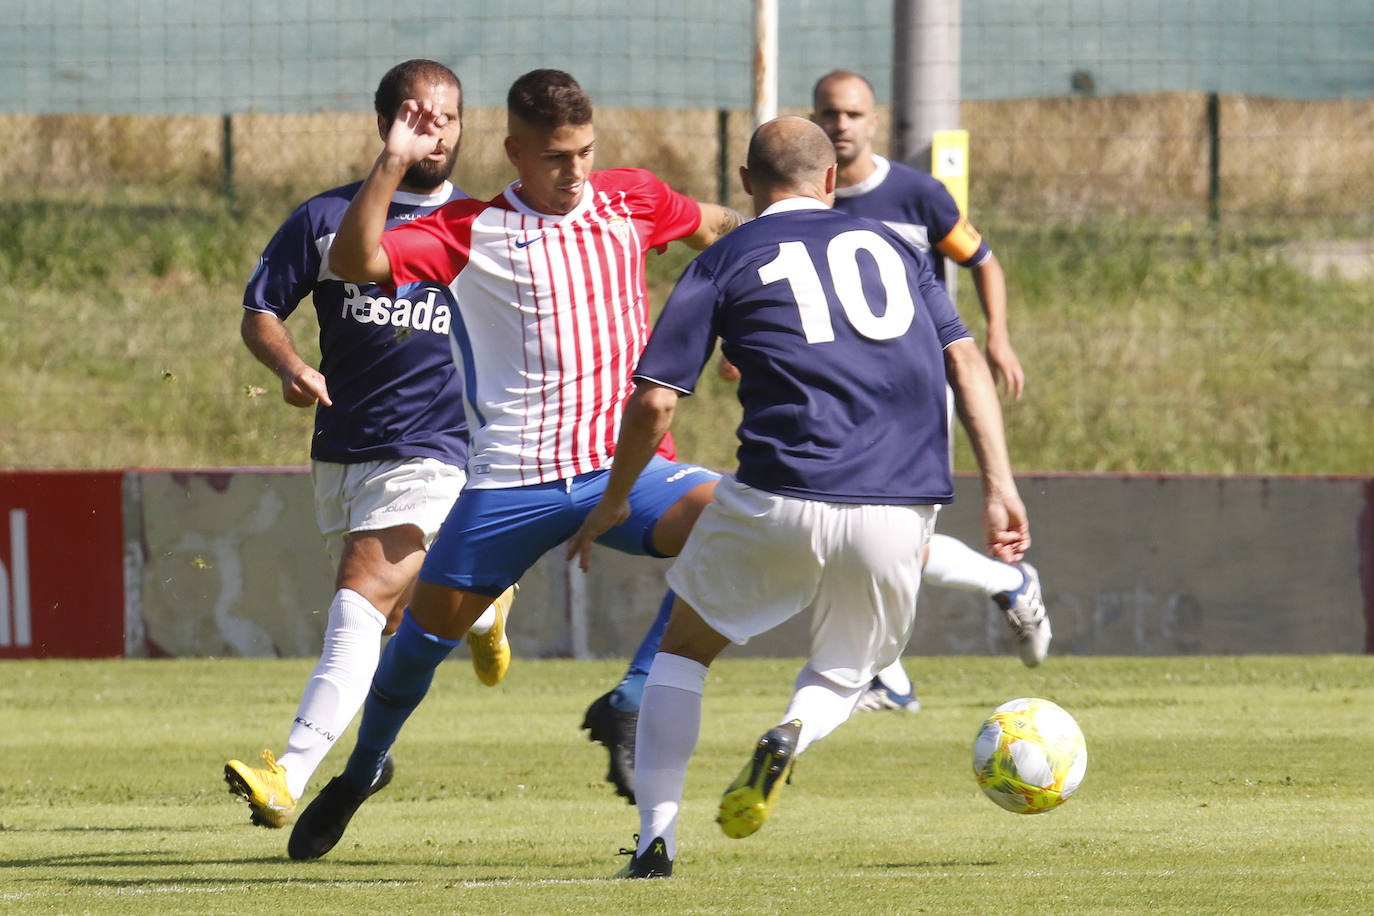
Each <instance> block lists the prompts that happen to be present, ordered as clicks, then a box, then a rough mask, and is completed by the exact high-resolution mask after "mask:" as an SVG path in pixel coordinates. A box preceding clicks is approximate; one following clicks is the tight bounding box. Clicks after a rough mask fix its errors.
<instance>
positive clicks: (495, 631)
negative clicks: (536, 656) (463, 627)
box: [467, 585, 520, 687]
mask: <svg viewBox="0 0 1374 916" xmlns="http://www.w3.org/2000/svg"><path fill="white" fill-rule="evenodd" d="M519 588H520V586H519V585H512V586H511V587H510V588H508V589H506V590H505V591H504V592H502V593H501V594H500V595H498V596H497V598H496V600H495V601H493V602H492V603H491V606H492V607H494V608H496V623H494V624H492V626H491V629H490V630H487V632H485V633H473V632H472V631H471V630H469V631H468V635H467V643H468V651H470V652H471V653H472V669H473V670H474V671H476V672H477V680H479V681H481V682H482V683H483V684H486V685H487V686H488V687H495V686H496V685H497V684H499V683H501V679H502V678H503V677H505V676H506V669H508V668H510V641H509V640H507V639H506V617H507V616H508V615H509V614H510V606H511V602H513V601H514V600H515V592H516V590H517V589H519Z"/></svg>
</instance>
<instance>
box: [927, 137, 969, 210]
mask: <svg viewBox="0 0 1374 916" xmlns="http://www.w3.org/2000/svg"><path fill="white" fill-rule="evenodd" d="M930 174H932V175H934V176H935V177H936V178H938V179H940V181H942V182H944V185H945V187H946V188H948V189H949V193H950V194H951V195H952V196H953V197H954V202H955V203H956V204H958V205H959V212H960V213H963V214H964V215H968V131H966V130H937V131H935V132H934V133H933V134H932V135H931V141H930Z"/></svg>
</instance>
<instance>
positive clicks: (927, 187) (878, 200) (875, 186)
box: [835, 156, 992, 283]
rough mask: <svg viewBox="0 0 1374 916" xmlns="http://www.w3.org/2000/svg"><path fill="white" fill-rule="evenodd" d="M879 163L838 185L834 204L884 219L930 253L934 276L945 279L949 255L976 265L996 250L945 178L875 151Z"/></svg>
mask: <svg viewBox="0 0 1374 916" xmlns="http://www.w3.org/2000/svg"><path fill="white" fill-rule="evenodd" d="M873 160H874V162H875V163H876V164H877V166H878V167H877V168H876V169H875V170H874V172H873V174H872V175H869V176H868V177H867V178H865V179H864V180H863V181H861V182H859V183H858V184H856V185H850V186H849V187H847V188H836V189H835V209H836V210H842V211H844V212H845V213H853V214H854V215H855V216H867V217H869V218H871V219H880V220H882V221H883V222H885V223H887V225H888V226H889V228H891V229H893V230H894V231H895V232H897V234H898V235H901V236H902V237H903V238H905V239H906V240H907V241H908V242H911V243H912V244H913V245H915V246H916V247H917V248H920V249H921V250H922V251H924V252H927V253H932V252H933V251H938V252H940V254H943V255H944V256H945V257H936V256H934V255H933V253H932V258H931V260H932V261H933V262H934V263H933V265H932V266H933V268H934V270H935V276H936V278H938V279H939V281H940V282H941V283H944V282H945V258H949V259H951V260H952V261H954V262H955V263H957V264H960V265H962V266H964V267H977V266H978V265H979V264H981V263H983V262H984V261H985V260H987V258H988V256H989V255H991V254H992V249H990V248H988V243H987V242H985V241H983V237H982V236H981V235H979V234H978V230H977V229H974V228H973V226H972V225H970V224H969V221H968V220H967V219H965V218H964V216H963V214H962V213H960V212H959V205H958V204H957V203H955V202H954V197H953V196H952V195H951V194H950V193H949V189H948V188H946V187H945V186H944V184H943V183H941V181H940V179H938V178H934V177H932V176H930V175H927V174H926V173H924V172H918V171H917V170H916V169H913V168H912V167H911V166H909V165H903V164H902V163H900V162H889V161H888V160H886V159H884V158H883V157H882V156H874V157H873Z"/></svg>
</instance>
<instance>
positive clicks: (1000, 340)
mask: <svg viewBox="0 0 1374 916" xmlns="http://www.w3.org/2000/svg"><path fill="white" fill-rule="evenodd" d="M970 273H972V274H973V287H974V289H975V290H977V292H978V302H979V303H980V304H981V305H982V307H983V317H984V318H986V319H987V323H988V343H987V357H988V365H989V366H991V367H992V375H993V379H994V380H996V379H999V378H1000V379H1001V381H1002V388H1003V390H1004V391H1005V392H1006V393H1007V394H1009V395H1011V397H1013V398H1016V399H1019V398H1020V397H1021V392H1022V391H1023V390H1024V389H1025V387H1026V374H1025V372H1024V371H1023V370H1022V369H1021V360H1020V359H1018V358H1017V356H1016V351H1015V350H1013V349H1012V346H1011V334H1010V332H1009V331H1008V330H1007V280H1006V275H1005V274H1003V272H1002V265H1001V264H1000V263H999V262H998V260H997V255H995V254H990V255H988V257H987V259H986V260H984V261H983V263H981V264H979V265H978V266H977V267H974V268H973V269H972V270H971V271H970Z"/></svg>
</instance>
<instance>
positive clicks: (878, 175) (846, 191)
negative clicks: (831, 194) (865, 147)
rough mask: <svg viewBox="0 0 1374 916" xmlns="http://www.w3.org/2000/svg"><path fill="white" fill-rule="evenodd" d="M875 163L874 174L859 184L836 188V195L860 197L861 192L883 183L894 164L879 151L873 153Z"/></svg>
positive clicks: (865, 192)
mask: <svg viewBox="0 0 1374 916" xmlns="http://www.w3.org/2000/svg"><path fill="white" fill-rule="evenodd" d="M873 164H874V166H875V167H874V169H873V174H872V175H869V176H868V177H867V178H865V179H864V180H863V181H861V182H859V183H858V184H851V185H849V186H848V187H845V188H836V189H835V196H836V197H858V196H859V195H860V194H867V193H868V192H869V191H872V190H873V189H874V188H876V187H877V186H878V185H880V184H882V183H883V179H884V178H886V177H887V173H888V172H890V171H892V164H891V163H890V162H888V161H887V160H886V159H884V158H883V157H882V156H879V155H878V154H877V153H874V154H873Z"/></svg>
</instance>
